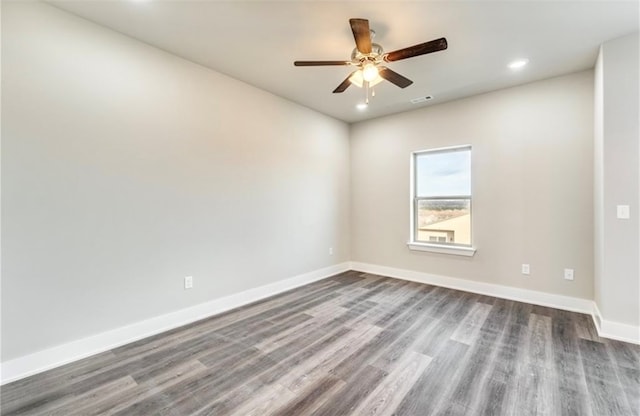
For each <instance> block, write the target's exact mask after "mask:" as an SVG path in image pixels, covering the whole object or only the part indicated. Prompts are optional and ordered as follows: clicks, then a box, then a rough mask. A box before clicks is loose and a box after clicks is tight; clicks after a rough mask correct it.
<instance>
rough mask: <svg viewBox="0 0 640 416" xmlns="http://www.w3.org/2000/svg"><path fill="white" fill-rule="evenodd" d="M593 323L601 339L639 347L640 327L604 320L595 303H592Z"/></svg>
mask: <svg viewBox="0 0 640 416" xmlns="http://www.w3.org/2000/svg"><path fill="white" fill-rule="evenodd" d="M593 322H594V323H595V324H596V329H597V330H598V335H599V336H601V337H602V338H609V339H615V340H617V341H624V342H630V343H632V344H638V345H640V327H637V326H635V325H629V324H623V323H620V322H616V321H609V320H607V319H604V318H603V317H602V314H601V313H600V309H598V305H597V304H596V303H595V302H594V303H593Z"/></svg>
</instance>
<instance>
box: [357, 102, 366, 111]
mask: <svg viewBox="0 0 640 416" xmlns="http://www.w3.org/2000/svg"><path fill="white" fill-rule="evenodd" d="M367 107H369V104H367V103H359V104H356V108H357V109H358V110H360V111H363V110H366V109H367Z"/></svg>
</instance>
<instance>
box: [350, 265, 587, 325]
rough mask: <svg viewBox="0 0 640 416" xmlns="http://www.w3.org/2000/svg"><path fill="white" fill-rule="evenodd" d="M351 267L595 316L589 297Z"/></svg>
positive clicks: (398, 270)
mask: <svg viewBox="0 0 640 416" xmlns="http://www.w3.org/2000/svg"><path fill="white" fill-rule="evenodd" d="M351 268H352V269H353V270H358V271H362V272H366V273H373V274H380V275H384V276H389V277H394V278H397V279H403V280H410V281H412V282H418V283H427V284H430V285H435V286H443V287H448V288H450V289H457V290H462V291H465V292H473V293H479V294H481V295H488V296H495V297H497V298H502V299H509V300H515V301H519V302H526V303H532V304H534V305H540V306H548V307H552V308H556V309H564V310H567V311H572V312H580V313H586V314H589V315H591V312H592V311H593V306H592V305H593V301H591V300H588V299H580V298H574V297H570V296H563V295H555V294H553V293H546V292H538V291H535V290H529V289H520V288H517V287H511V286H503V285H496V284H493V283H486V282H478V281H474V280H467V279H459V278H456V277H448V276H440V275H435V274H429V273H423V272H416V271H413V270H405V269H396V268H393V267H386V266H378V265H375V264H368V263H359V262H351Z"/></svg>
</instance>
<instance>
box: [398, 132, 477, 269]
mask: <svg viewBox="0 0 640 416" xmlns="http://www.w3.org/2000/svg"><path fill="white" fill-rule="evenodd" d="M461 149H469V151H470V153H472V147H471V145H469V144H466V145H462V146H451V147H441V148H438V149H428V150H419V151H416V152H412V153H411V163H410V166H411V172H410V178H411V179H410V186H411V192H410V201H409V206H410V215H409V218H410V221H409V222H410V229H409V236H410V237H409V242H408V243H407V246H408V247H409V249H410V250H417V251H427V252H431V253H440V254H453V255H458V256H467V257H471V256H473V255H474V254H475V253H476V249H475V248H474V247H473V235H474V233H473V189H471V194H470V195H456V196H449V197H429V198H425V197H420V198H418V197H417V196H416V194H417V190H416V186H417V183H416V182H417V181H416V157H417V156H419V155H422V154H426V153H444V152H450V151H457V150H461ZM470 157H472V156H470ZM472 180H473V177H472ZM462 198H464V199H469V203H470V211H471V228H472V229H471V244H470V245H467V244H455V243H445V244H442V243H440V244H438V243H428V242H424V241H417V240H416V231H417V218H416V216H417V215H418V213H417V206H418V201H419V200H425V199H427V200H428V199H432V200H433V199H462Z"/></svg>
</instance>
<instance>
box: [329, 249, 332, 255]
mask: <svg viewBox="0 0 640 416" xmlns="http://www.w3.org/2000/svg"><path fill="white" fill-rule="evenodd" d="M329 255H330V256H333V247H329Z"/></svg>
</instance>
